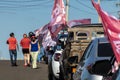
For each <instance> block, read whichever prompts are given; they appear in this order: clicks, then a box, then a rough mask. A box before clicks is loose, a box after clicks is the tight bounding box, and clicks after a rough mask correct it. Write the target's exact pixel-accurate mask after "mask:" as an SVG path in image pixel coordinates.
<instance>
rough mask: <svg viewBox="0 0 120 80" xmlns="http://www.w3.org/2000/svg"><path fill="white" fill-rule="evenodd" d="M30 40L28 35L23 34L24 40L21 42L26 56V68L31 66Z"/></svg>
mask: <svg viewBox="0 0 120 80" xmlns="http://www.w3.org/2000/svg"><path fill="white" fill-rule="evenodd" d="M30 42H31V41H30V39H29V38H28V37H27V34H23V38H22V39H21V41H20V45H21V47H22V52H23V56H24V66H25V67H27V66H30V53H29V46H30Z"/></svg>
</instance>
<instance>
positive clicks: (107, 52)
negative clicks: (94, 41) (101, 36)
mask: <svg viewBox="0 0 120 80" xmlns="http://www.w3.org/2000/svg"><path fill="white" fill-rule="evenodd" d="M112 55H113V49H112V47H111V45H110V43H99V44H98V56H99V57H111V56H112Z"/></svg>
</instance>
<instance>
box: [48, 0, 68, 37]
mask: <svg viewBox="0 0 120 80" xmlns="http://www.w3.org/2000/svg"><path fill="white" fill-rule="evenodd" d="M54 1H55V2H54V7H53V11H52V16H51V21H50V25H49V30H50V33H51V36H52V37H56V36H57V34H58V33H59V31H60V30H61V29H62V28H63V27H64V24H65V23H66V15H65V6H64V2H63V0H54Z"/></svg>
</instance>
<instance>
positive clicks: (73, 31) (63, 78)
mask: <svg viewBox="0 0 120 80" xmlns="http://www.w3.org/2000/svg"><path fill="white" fill-rule="evenodd" d="M67 31H68V38H67V40H66V42H65V48H64V50H63V53H62V55H61V57H60V60H59V62H60V67H59V68H60V73H59V79H60V80H73V79H72V76H73V74H74V73H75V71H76V67H77V65H78V62H79V61H80V59H81V57H82V55H83V54H84V51H85V49H86V48H87V46H88V45H89V44H90V42H91V41H92V40H93V39H94V38H97V37H103V36H104V30H103V26H102V24H101V23H96V24H81V25H76V26H73V27H72V28H67Z"/></svg>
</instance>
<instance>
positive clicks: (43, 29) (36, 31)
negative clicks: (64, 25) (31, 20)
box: [34, 23, 49, 36]
mask: <svg viewBox="0 0 120 80" xmlns="http://www.w3.org/2000/svg"><path fill="white" fill-rule="evenodd" d="M48 26H49V23H48V24H46V25H45V26H43V27H40V28H39V29H37V30H35V31H34V32H35V35H36V36H39V35H40V34H45V33H46V32H47V31H48Z"/></svg>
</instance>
